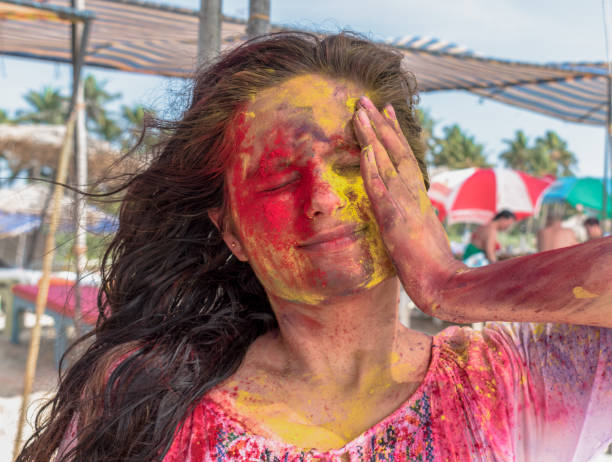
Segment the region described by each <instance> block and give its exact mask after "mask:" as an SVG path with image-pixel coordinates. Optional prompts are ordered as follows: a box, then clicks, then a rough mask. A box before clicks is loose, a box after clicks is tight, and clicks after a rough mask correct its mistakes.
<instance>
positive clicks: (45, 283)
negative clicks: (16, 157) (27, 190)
mask: <svg viewBox="0 0 612 462" xmlns="http://www.w3.org/2000/svg"><path fill="white" fill-rule="evenodd" d="M74 125H75V113H74V112H72V114H71V115H70V117H69V119H68V122H67V124H66V134H65V135H64V140H63V141H62V148H61V151H60V156H59V161H58V166H57V172H56V176H55V181H56V182H57V184H56V185H55V188H54V190H53V200H52V209H51V217H50V223H49V232H48V234H47V236H46V240H45V253H44V256H43V261H42V276H41V278H40V281H39V282H38V294H37V295H36V307H35V315H36V320H35V322H34V328H33V329H32V337H31V339H30V348H29V350H28V358H27V361H26V370H25V378H24V385H23V396H22V401H21V409H20V411H19V421H18V423H17V435H16V436H15V446H14V448H13V460H15V459H17V455H18V454H19V451H20V449H21V440H22V437H23V427H24V424H25V419H26V412H27V408H28V404H29V399H30V393H31V392H32V383H33V382H34V374H35V373H36V363H37V361H38V351H39V349H40V330H41V326H40V318H41V316H42V314H43V313H44V311H45V305H46V304H47V295H48V294H49V276H50V274H51V266H52V264H53V256H54V255H55V232H56V231H57V226H58V224H59V220H60V211H61V205H62V196H63V195H64V187H63V186H62V184H63V183H65V182H66V176H67V173H68V162H69V160H70V152H71V144H72V143H71V141H72V137H73V136H74Z"/></svg>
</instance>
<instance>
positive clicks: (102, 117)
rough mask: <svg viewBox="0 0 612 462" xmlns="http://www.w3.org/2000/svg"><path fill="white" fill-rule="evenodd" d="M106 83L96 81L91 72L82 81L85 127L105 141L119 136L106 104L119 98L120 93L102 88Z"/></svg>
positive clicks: (119, 130)
mask: <svg viewBox="0 0 612 462" xmlns="http://www.w3.org/2000/svg"><path fill="white" fill-rule="evenodd" d="M106 84H107V81H102V82H98V81H97V80H96V78H95V77H94V76H93V75H91V74H89V75H88V76H87V77H85V80H84V81H83V93H84V95H85V113H86V117H87V128H88V129H89V130H91V131H92V132H93V133H96V134H98V135H100V136H101V137H102V138H104V139H105V140H107V141H114V140H116V139H117V138H119V135H120V134H121V129H120V128H119V126H118V125H117V123H116V122H115V121H114V120H113V119H111V118H110V117H109V116H108V111H107V109H106V105H107V104H108V103H111V102H113V101H115V100H116V99H118V98H120V97H121V93H109V92H108V91H107V90H106V89H105V88H104V87H105V86H106Z"/></svg>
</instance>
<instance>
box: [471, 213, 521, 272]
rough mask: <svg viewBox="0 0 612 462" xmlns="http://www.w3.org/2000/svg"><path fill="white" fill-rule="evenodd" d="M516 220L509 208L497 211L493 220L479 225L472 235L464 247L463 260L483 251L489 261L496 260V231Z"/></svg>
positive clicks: (507, 226)
mask: <svg viewBox="0 0 612 462" xmlns="http://www.w3.org/2000/svg"><path fill="white" fill-rule="evenodd" d="M515 222H516V216H515V215H514V213H512V212H510V211H509V210H502V211H501V212H499V213H498V214H497V215H495V217H493V220H491V221H490V222H489V223H487V224H486V225H482V226H480V227H479V228H478V229H476V231H475V232H474V234H473V235H472V240H471V241H470V244H469V245H468V247H467V248H466V249H465V253H464V254H463V259H464V260H465V259H466V258H468V257H469V256H470V255H474V254H475V253H477V252H484V254H485V256H486V257H487V260H489V263H494V262H496V261H497V255H496V254H495V250H496V247H497V246H498V243H497V232H498V231H504V230H506V229H508V228H510V226H512V225H513V224H514V223H515Z"/></svg>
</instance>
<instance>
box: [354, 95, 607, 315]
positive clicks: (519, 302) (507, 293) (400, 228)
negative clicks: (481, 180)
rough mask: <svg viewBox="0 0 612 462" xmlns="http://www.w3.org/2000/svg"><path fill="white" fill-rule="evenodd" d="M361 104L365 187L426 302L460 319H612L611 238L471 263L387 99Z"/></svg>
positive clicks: (411, 291)
mask: <svg viewBox="0 0 612 462" xmlns="http://www.w3.org/2000/svg"><path fill="white" fill-rule="evenodd" d="M360 104H361V106H362V108H361V109H359V110H358V112H357V116H356V117H355V123H354V125H355V132H356V134H357V137H358V139H359V141H360V143H361V145H362V146H363V153H364V154H363V157H362V161H361V170H362V177H363V178H364V184H365V187H366V191H367V192H368V195H369V197H370V200H371V202H372V207H373V209H374V213H375V215H376V218H377V221H378V224H379V227H380V230H381V235H382V237H383V240H384V242H385V245H386V247H387V250H388V252H389V255H390V256H391V259H392V260H393V263H394V264H395V267H396V269H397V272H398V274H399V277H400V279H401V281H402V284H403V285H404V288H405V289H406V292H407V293H408V295H409V296H410V297H411V298H412V300H413V301H414V302H415V303H416V304H417V306H418V307H419V308H420V309H422V310H423V311H425V312H428V313H430V314H432V315H433V316H436V317H439V318H442V319H446V320H450V321H457V322H475V321H489V320H503V321H521V322H527V321H529V322H557V323H570V324H584V325H596V326H605V327H612V278H611V277H610V272H611V271H610V269H611V268H612V238H609V239H600V240H597V241H593V242H589V243H587V244H582V245H577V246H574V247H570V248H565V249H559V250H554V251H550V252H545V253H541V254H536V255H531V256H527V257H522V258H515V259H511V260H507V261H504V262H501V263H496V264H495V265H491V266H486V267H482V268H473V269H469V268H467V267H465V265H463V264H462V263H461V262H458V261H457V260H455V259H454V258H453V256H452V253H451V251H450V247H449V245H448V240H447V238H446V235H445V232H444V229H443V228H442V226H441V224H440V222H439V220H438V219H437V217H436V215H435V213H434V211H433V208H432V206H431V203H430V202H429V199H428V197H427V193H426V190H425V186H424V183H423V178H422V175H421V172H420V170H419V168H418V165H417V162H416V159H415V158H414V155H413V154H412V150H411V149H410V146H409V145H408V142H407V141H406V139H405V137H404V136H403V134H402V132H401V130H400V129H399V125H398V124H397V121H396V120H395V116H394V112H393V109H392V108H391V107H390V106H387V107H386V108H385V116H384V117H383V116H382V115H381V114H380V112H378V110H377V109H376V108H375V107H374V106H373V104H372V103H371V102H370V101H369V100H368V99H366V98H362V99H361V100H360ZM364 115H365V116H366V117H364ZM368 118H369V121H368Z"/></svg>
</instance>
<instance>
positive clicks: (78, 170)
mask: <svg viewBox="0 0 612 462" xmlns="http://www.w3.org/2000/svg"><path fill="white" fill-rule="evenodd" d="M72 7H73V8H74V9H76V10H81V11H82V10H84V9H85V1H84V0H72ZM84 27H85V25H84V24H83V23H81V22H75V23H73V24H72V60H73V62H74V63H77V62H79V53H81V52H82V51H81V48H82V47H81V42H82V40H83V29H84ZM72 71H73V72H72V89H73V92H74V96H75V111H76V120H75V128H74V166H75V169H74V170H75V186H76V188H77V189H79V190H83V189H84V188H85V187H86V186H87V127H86V123H85V118H86V112H85V109H86V108H85V89H84V88H83V84H82V82H79V80H81V79H82V76H81V69H80V68H78V66H74V67H73V69H72ZM74 225H75V232H74V246H73V252H74V257H75V262H74V264H75V273H76V278H75V283H74V302H75V306H74V329H75V333H76V337H77V338H79V337H81V335H82V334H83V323H82V314H83V309H82V306H83V304H82V300H81V283H80V280H81V278H82V277H83V274H84V273H85V267H86V266H87V232H86V227H87V217H86V215H85V198H84V197H83V196H82V194H80V193H79V192H77V191H75V192H74Z"/></svg>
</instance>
